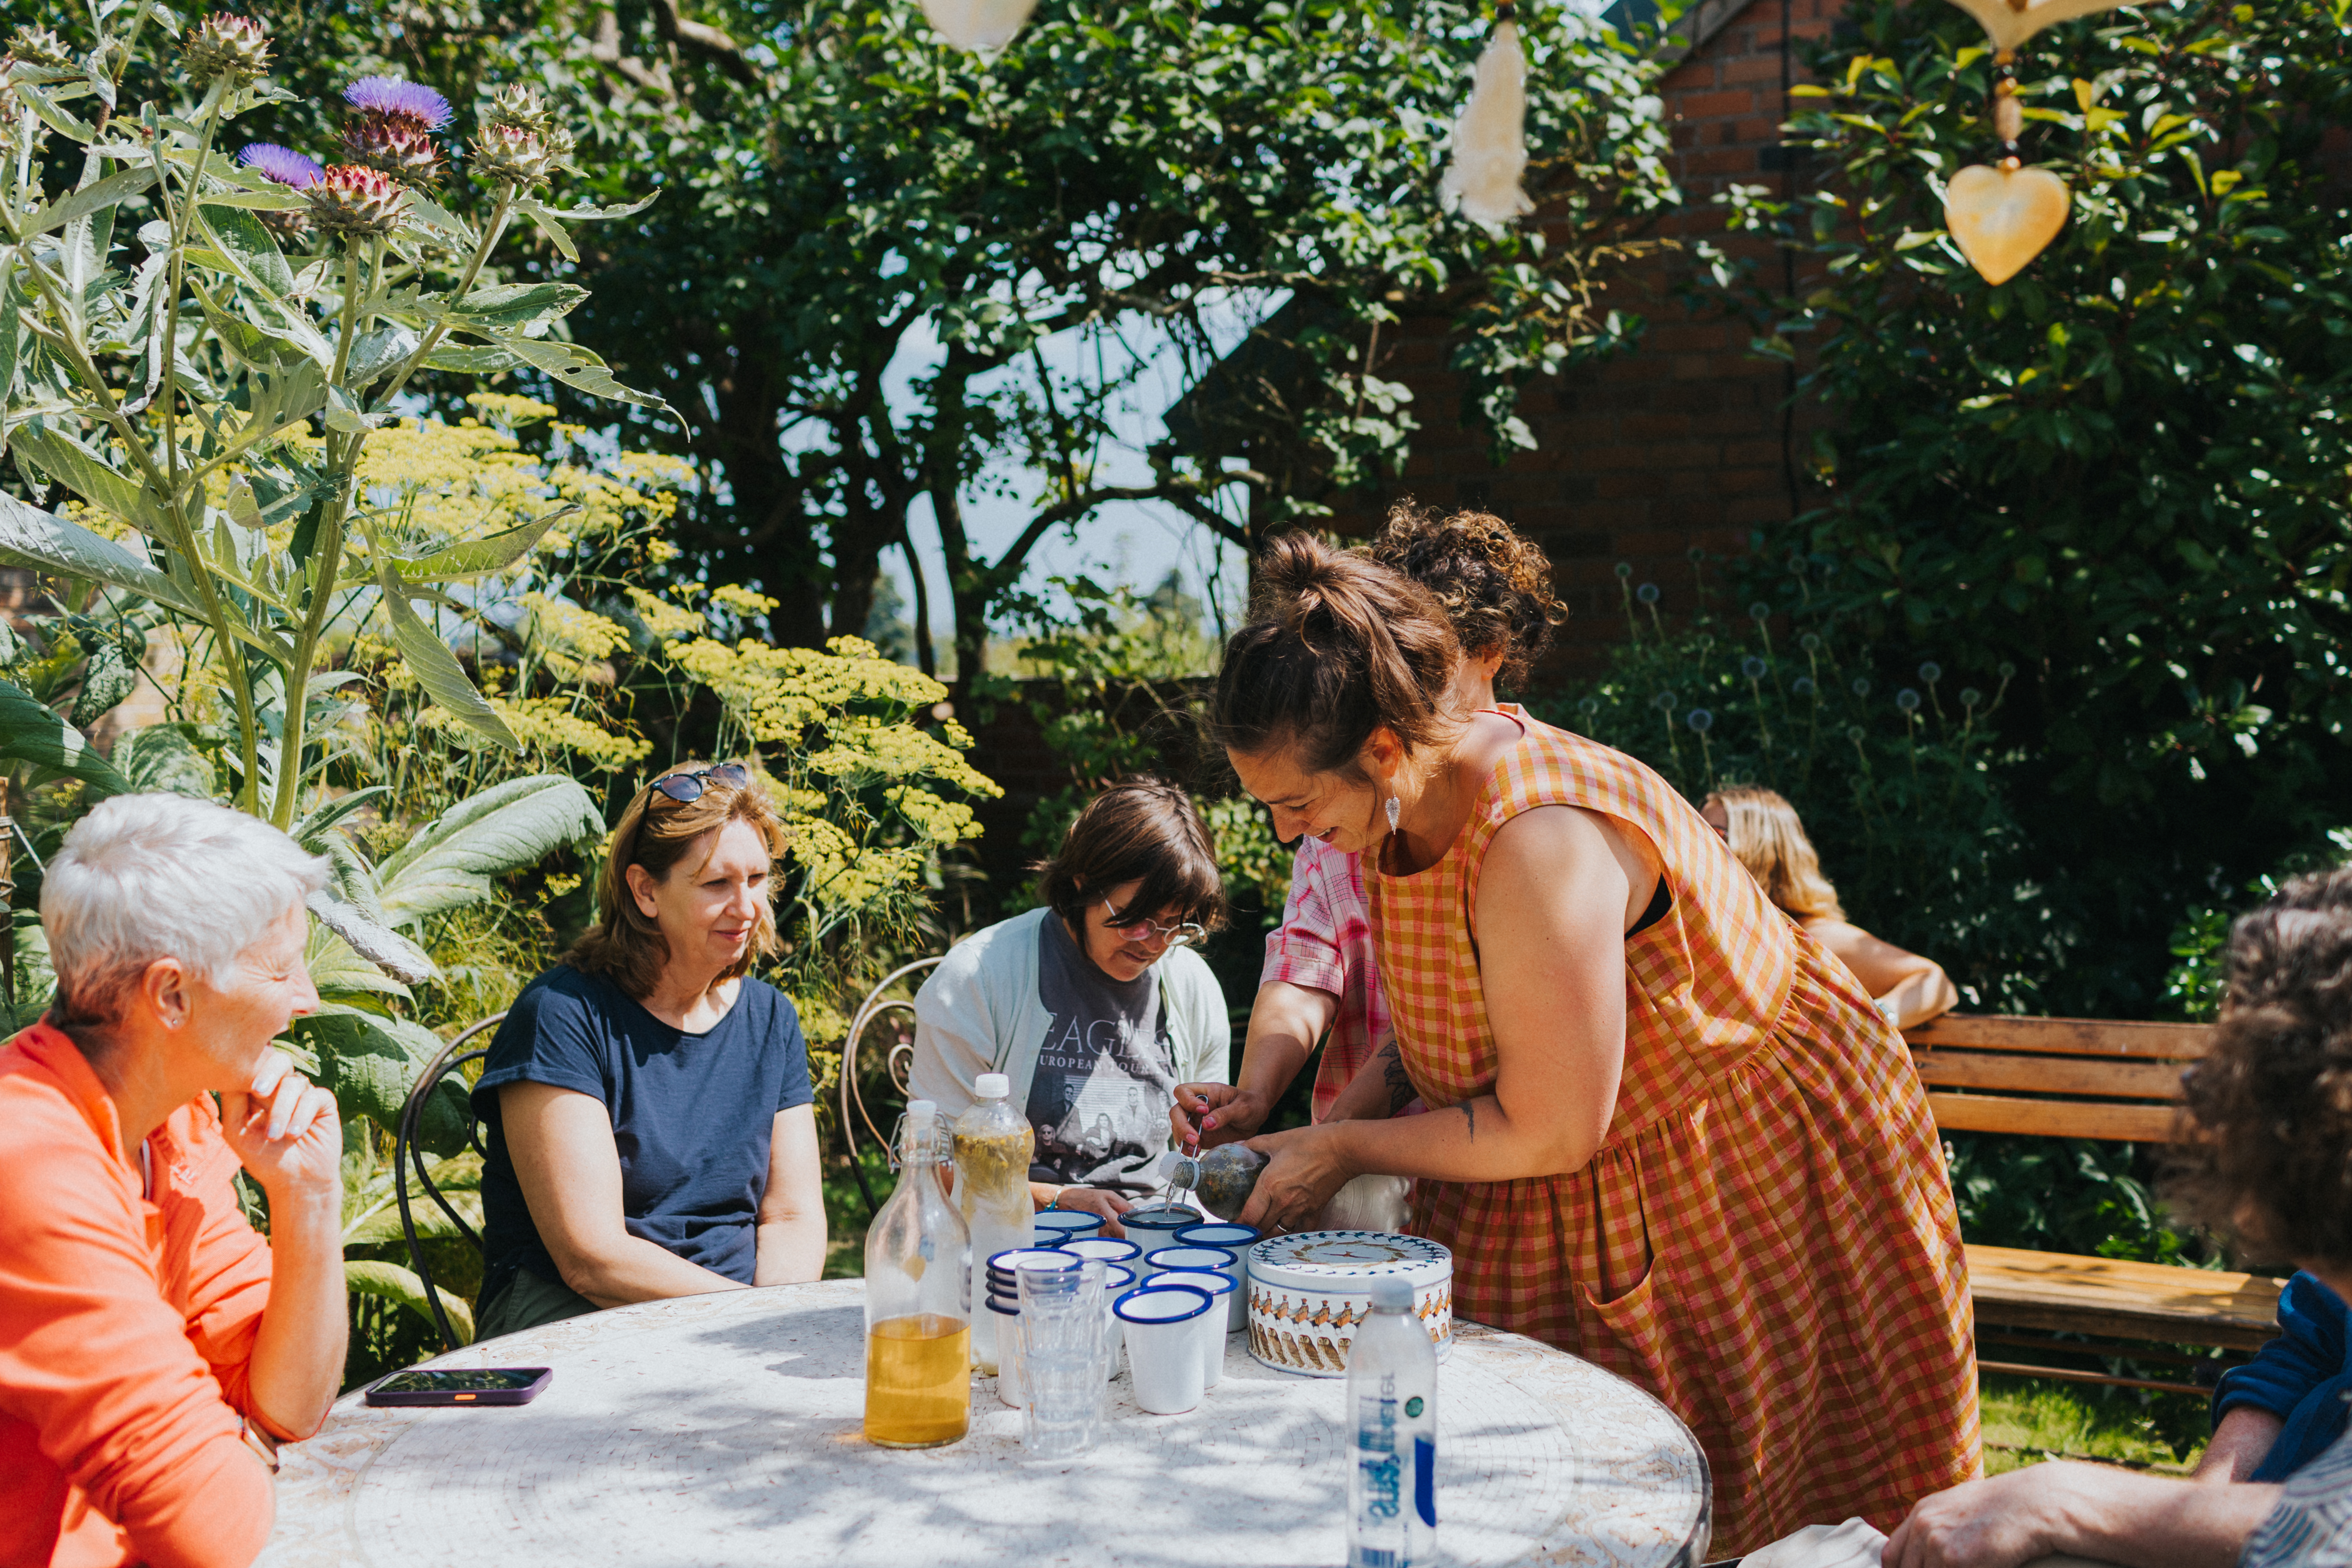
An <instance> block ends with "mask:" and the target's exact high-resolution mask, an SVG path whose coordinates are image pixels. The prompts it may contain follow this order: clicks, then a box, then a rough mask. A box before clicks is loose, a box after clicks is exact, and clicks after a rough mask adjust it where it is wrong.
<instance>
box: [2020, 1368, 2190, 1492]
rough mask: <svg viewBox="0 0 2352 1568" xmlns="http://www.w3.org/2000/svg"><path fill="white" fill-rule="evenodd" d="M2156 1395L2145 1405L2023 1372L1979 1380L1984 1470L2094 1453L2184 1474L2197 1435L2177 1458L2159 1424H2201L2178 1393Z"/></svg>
mask: <svg viewBox="0 0 2352 1568" xmlns="http://www.w3.org/2000/svg"><path fill="white" fill-rule="evenodd" d="M2157 1398H2158V1400H2160V1401H2163V1402H2166V1405H2168V1407H2166V1408H2159V1409H2156V1410H2151V1409H2149V1408H2147V1407H2146V1406H2143V1405H2140V1404H2139V1402H2138V1401H2137V1398H2136V1397H2135V1396H2134V1395H2133V1394H2130V1392H2129V1391H2127V1390H2120V1389H2118V1390H2113V1391H2109V1392H2107V1393H2105V1394H2102V1393H2100V1392H2098V1391H2095V1390H2091V1389H2077V1388H2075V1387H2070V1386H2069V1385H2067V1384H2061V1383H2044V1382H2041V1381H2038V1380H2035V1379H2031V1378H2022V1377H1999V1376H1988V1377H1987V1378H1986V1379H1985V1380H1984V1393H1983V1410H1984V1446H1985V1473H1986V1474H1987V1475H1994V1476H1997V1475H2000V1473H2001V1472H2002V1471H2004V1470H2014V1469H2018V1468H2021V1467H2023V1466H2026V1465H2033V1464H2039V1463H2041V1462H2042V1460H2044V1459H2097V1460H2103V1461H2105V1463H2108V1464H2111V1465H2126V1466H2129V1467H2130V1468H2133V1469H2136V1470H2147V1471H2148V1472H2149V1473H2151V1474H2155V1475H2166V1476H2185V1475H2187V1474H2188V1473H2189V1471H2191V1470H2193V1469H2195V1468H2197V1461H2198V1459H2199V1458H2201V1457H2202V1456H2203V1454H2204V1452H2205V1446H2204V1444H2203V1443H2201V1442H2200V1443H2199V1444H2198V1445H2197V1446H2196V1447H2193V1448H2191V1449H2190V1450H2189V1453H2188V1455H2187V1456H2186V1457H2185V1458H2183V1457H2179V1456H2176V1455H2175V1454H2174V1452H2173V1449H2172V1445H2171V1444H2170V1443H2168V1442H2167V1441H2165V1439H2164V1437H2163V1436H2161V1432H2162V1430H2163V1428H2164V1427H2165V1426H2170V1427H2171V1428H2172V1429H2173V1430H2176V1431H2178V1430H2183V1429H2187V1430H2200V1429H2201V1427H2200V1426H2198V1424H2197V1422H2196V1420H2195V1412H2194V1411H2192V1410H2189V1409H2188V1408H2186V1406H2189V1405H2193V1404H2194V1403H2195V1402H2194V1401H2192V1400H2189V1399H2187V1398H2186V1397H2185V1396H2183V1395H2179V1394H2160V1395H2158V1396H2157Z"/></svg>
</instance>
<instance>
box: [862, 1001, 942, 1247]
mask: <svg viewBox="0 0 2352 1568" xmlns="http://www.w3.org/2000/svg"><path fill="white" fill-rule="evenodd" d="M939 962H940V961H939V960H938V959H937V958H919V959H917V960H916V961H915V962H914V963H908V964H902V965H900V966H899V967H898V968H897V969H894V970H892V971H891V972H890V973H887V974H886V975H884V976H883V977H882V980H881V983H880V984H877V985H876V986H875V987H874V989H873V990H871V991H869V992H867V993H866V1000H865V1001H863V1002H861V1003H859V1004H858V1005H857V1011H856V1014H854V1015H852V1016H851V1017H850V1020H849V1033H848V1034H847V1035H845V1036H844V1037H843V1038H842V1042H841V1136H842V1140H843V1142H845V1143H847V1144H848V1146H849V1168H850V1169H851V1170H852V1171H853V1172H855V1173H856V1175H857V1184H858V1187H859V1189H860V1190H861V1191H864V1189H865V1186H866V1172H865V1167H864V1166H863V1165H862V1164H860V1163H859V1162H858V1158H857V1129H858V1128H859V1127H860V1126H861V1125H862V1126H864V1128H865V1129H866V1136H867V1137H869V1138H871V1139H872V1140H873V1141H874V1142H877V1143H879V1144H881V1145H882V1146H883V1148H884V1149H886V1150H887V1149H888V1147H889V1145H890V1133H889V1131H888V1130H889V1129H890V1128H891V1127H893V1126H894V1125H896V1124H897V1122H898V1112H899V1110H900V1109H901V1108H903V1107H904V1106H905V1104H906V1102H907V1074H908V1071H910V1070H911V1069H912V1068H913V1067H914V1065H915V1003H914V999H913V998H912V997H909V996H893V995H890V994H889V991H890V988H891V987H892V986H893V985H896V984H898V983H899V982H900V981H902V980H904V979H906V978H907V977H908V975H911V974H921V973H925V972H926V971H928V970H929V969H932V968H934V967H935V966H937V964H938V963H939ZM886 1021H887V1023H889V1024H890V1025H892V1026H893V1027H891V1028H890V1029H889V1030H888V1031H887V1032H886V1033H884V1034H882V1035H881V1036H880V1037H879V1038H878V1039H877V1046H876V1048H878V1049H880V1050H881V1051H882V1052H883V1053H884V1054H883V1058H882V1068H883V1071H884V1073H885V1075H886V1076H887V1078H888V1079H889V1081H890V1084H891V1087H892V1089H894V1090H895V1091H896V1093H897V1098H898V1105H895V1106H894V1105H890V1104H887V1103H883V1104H879V1105H875V1106H868V1105H867V1104H866V1089H865V1086H864V1085H863V1084H862V1083H860V1082H859V1081H858V1080H859V1079H861V1078H863V1077H864V1076H865V1075H864V1074H863V1073H862V1072H861V1071H860V1070H859V1069H860V1068H861V1067H863V1066H864V1065H865V1059H866V1058H864V1056H863V1055H862V1054H861V1053H862V1052H863V1051H864V1050H865V1049H866V1047H865V1040H866V1034H867V1032H868V1031H869V1030H871V1029H873V1027H874V1026H875V1025H877V1024H880V1023H884V1022H886ZM877 1110H879V1111H881V1112H882V1115H881V1117H880V1119H879V1120H877V1118H876V1116H875V1112H876V1111H877ZM866 1206H867V1207H868V1208H871V1207H872V1206H873V1194H871V1193H867V1194H866Z"/></svg>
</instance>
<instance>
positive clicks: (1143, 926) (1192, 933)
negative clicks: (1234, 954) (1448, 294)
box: [1103, 899, 1209, 947]
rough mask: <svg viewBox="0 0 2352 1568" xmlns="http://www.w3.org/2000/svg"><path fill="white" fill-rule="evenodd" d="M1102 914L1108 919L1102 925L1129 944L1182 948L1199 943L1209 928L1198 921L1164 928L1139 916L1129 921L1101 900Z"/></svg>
mask: <svg viewBox="0 0 2352 1568" xmlns="http://www.w3.org/2000/svg"><path fill="white" fill-rule="evenodd" d="M1103 913H1104V914H1106V915H1108V916H1109V917H1110V918H1109V919H1108V920H1107V921H1104V922H1103V923H1104V924H1105V925H1108V927H1110V929H1111V930H1113V931H1117V932H1118V934H1119V935H1121V936H1123V937H1125V938H1127V940H1128V941H1129V942H1152V941H1159V942H1166V943H1167V944H1168V945H1169V946H1171V947H1182V946H1185V945H1186V944H1187V943H1190V942H1199V941H1200V940H1201V939H1202V938H1203V937H1205V936H1207V935H1208V934H1209V928H1208V927H1206V926H1204V925H1202V923H1201V922H1200V921H1181V922H1180V923H1178V924H1176V925H1172V926H1164V925H1161V924H1160V922H1159V921H1155V920H1150V919H1148V918H1145V917H1141V916H1138V917H1136V918H1133V919H1129V917H1127V916H1125V915H1122V914H1120V913H1119V912H1118V910H1115V909H1113V908H1111V907H1110V900H1108V899H1105V900H1103Z"/></svg>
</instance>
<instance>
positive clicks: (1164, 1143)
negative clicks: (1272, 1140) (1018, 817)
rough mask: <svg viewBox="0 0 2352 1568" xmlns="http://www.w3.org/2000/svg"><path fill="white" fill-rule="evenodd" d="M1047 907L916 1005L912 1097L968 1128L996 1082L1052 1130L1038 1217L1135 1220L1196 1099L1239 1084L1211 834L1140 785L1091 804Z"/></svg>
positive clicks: (1038, 1169) (948, 963) (1041, 1133)
mask: <svg viewBox="0 0 2352 1568" xmlns="http://www.w3.org/2000/svg"><path fill="white" fill-rule="evenodd" d="M1038 880H1039V888H1040V890H1041V891H1042V892H1043V893H1044V895H1045V908H1043V909H1038V910H1030V911H1029V912H1028V913H1027V914H1024V915H1017V916H1015V917H1014V918H1013V919H1012V920H1009V921H1002V922H1000V923H998V924H996V925H992V926H990V927H988V928H987V929H986V930H984V931H975V932H974V933H972V934H971V936H969V937H966V938H965V939H964V940H963V941H962V942H958V943H957V944H956V946H955V947H954V948H953V949H952V950H950V952H949V953H948V955H947V957H946V958H945V959H943V960H941V961H940V966H939V967H938V968H937V969H935V970H933V971H932V972H931V977H930V979H929V980H928V981H927V982H925V983H924V985H923V988H922V990H921V991H920V992H919V993H918V994H917V995H916V997H915V1059H914V1065H913V1068H912V1069H911V1071H910V1073H909V1076H908V1088H909V1091H910V1092H911V1093H912V1094H913V1095H914V1096H915V1097H916V1098H918V1099H922V1100H934V1101H937V1102H938V1104H939V1107H940V1110H943V1111H945V1112H946V1113H947V1114H949V1115H950V1116H953V1115H955V1114H957V1113H958V1112H960V1111H961V1110H963V1108H964V1107H966V1106H968V1105H970V1104H971V1100H972V1083H973V1081H974V1080H975V1079H977V1078H979V1076H980V1075H981V1074H982V1073H985V1072H1001V1073H1004V1074H1006V1075H1007V1076H1008V1077H1010V1078H1011V1079H1012V1080H1013V1103H1014V1104H1015V1105H1019V1106H1023V1107H1024V1108H1025V1109H1026V1110H1027V1111H1028V1114H1029V1122H1030V1125H1031V1126H1032V1127H1034V1129H1035V1130H1036V1133H1037V1153H1036V1163H1034V1164H1033V1165H1032V1166H1031V1167H1030V1170H1029V1189H1030V1193H1031V1194H1032V1196H1033V1197H1034V1199H1035V1201H1036V1204H1037V1206H1038V1207H1040V1208H1045V1207H1050V1206H1059V1207H1062V1208H1071V1209H1085V1210H1087V1211H1089V1212H1092V1213H1095V1214H1099V1215H1103V1216H1104V1217H1105V1219H1106V1220H1107V1221H1108V1222H1109V1224H1108V1229H1109V1230H1110V1232H1111V1234H1113V1235H1116V1234H1118V1215H1121V1214H1123V1213H1125V1212H1126V1211H1127V1209H1128V1207H1129V1204H1130V1203H1131V1202H1133V1200H1135V1199H1137V1198H1139V1197H1141V1196H1142V1195H1143V1194H1146V1193H1147V1192H1149V1191H1150V1190H1151V1188H1153V1187H1154V1186H1155V1185H1156V1184H1157V1178H1156V1176H1155V1174H1154V1173H1153V1172H1152V1170H1151V1166H1152V1163H1153V1162H1154V1161H1155V1160H1157V1158H1158V1157H1159V1156H1160V1153H1161V1152H1164V1151H1165V1150H1166V1149H1167V1147H1168V1142H1169V1130H1168V1129H1169V1121H1168V1111H1169V1108H1170V1107H1171V1105H1173V1104H1174V1102H1175V1089H1176V1085H1178V1084H1179V1083H1191V1082H1202V1081H1207V1082H1213V1083H1224V1082H1228V1081H1230V1078H1229V1068H1228V1067H1227V1064H1226V1059H1225V1058H1226V1056H1227V1053H1228V1050H1229V1048H1230V1047H1231V1045H1232V1040H1233V1034H1232V1026H1231V1025H1230V1023H1229V1022H1228V1020H1227V1016H1226V1012H1225V999H1224V994H1223V992H1222V991H1220V990H1219V989H1218V987H1217V983H1216V980H1215V978H1214V977H1213V975H1212V974H1211V973H1209V966H1208V964H1207V963H1204V962H1203V961H1202V958H1201V955H1200V953H1199V952H1196V951H1194V949H1195V948H1196V947H1197V945H1198V944H1199V942H1201V940H1202V938H1203V937H1205V936H1206V935H1207V934H1208V932H1209V931H1212V930H1214V929H1215V928H1216V927H1217V925H1219V924H1220V923H1221V922H1222V921H1223V919H1224V890H1223V884H1222V881H1221V879H1219V877H1218V874H1217V860H1216V852H1215V850H1214V848H1213V846H1212V844H1211V841H1210V838H1209V829H1208V826H1207V824H1205V823H1203V822H1202V820H1201V814H1200V812H1199V811H1198V810H1197V809H1196V808H1195V807H1194V806H1193V805H1192V797H1191V796H1189V795H1186V794H1185V793H1184V792H1183V791H1182V790H1181V789H1178V788H1177V787H1176V786H1175V785H1173V784H1161V783H1160V782H1159V781H1158V780H1157V779H1150V778H1137V779H1130V780H1129V781H1127V782H1126V783H1124V784H1118V785H1116V786H1114V787H1112V788H1110V789H1108V790H1105V791H1104V792H1103V793H1102V794H1100V795H1097V796H1095V798H1094V799H1093V800H1091V801H1089V802H1087V805H1086V809H1085V810H1083V811H1081V812H1079V813H1078V816H1077V819H1076V821H1074V822H1072V823H1071V824H1070V828H1069V831H1068V832H1067V833H1066V834H1065V835H1064V836H1063V838H1062V847H1061V849H1060V851H1059V852H1058V853H1057V854H1055V857H1054V858H1052V859H1051V860H1049V861H1047V862H1046V863H1045V866H1044V868H1042V873H1041V875H1040V877H1039V879H1038Z"/></svg>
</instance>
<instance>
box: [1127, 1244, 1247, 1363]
mask: <svg viewBox="0 0 2352 1568" xmlns="http://www.w3.org/2000/svg"><path fill="white" fill-rule="evenodd" d="M1179 1288H1181V1289H1187V1290H1202V1291H1205V1292H1207V1293H1208V1295H1209V1297H1210V1298H1211V1299H1212V1300H1218V1299H1222V1300H1224V1301H1226V1302H1236V1301H1241V1300H1242V1289H1241V1283H1240V1281H1238V1280H1236V1279H1234V1277H1233V1276H1232V1275H1230V1274H1219V1273H1217V1272H1216V1271H1215V1270H1213V1269H1209V1268H1171V1269H1169V1270H1167V1271H1166V1272H1164V1273H1160V1274H1155V1275H1153V1276H1152V1277H1151V1279H1150V1283H1149V1285H1148V1287H1147V1289H1153V1290H1165V1289H1179ZM1242 1310H1243V1312H1244V1315H1246V1314H1247V1312H1248V1310H1249V1308H1248V1304H1247V1303H1246V1302H1243V1306H1242ZM1232 1323H1233V1313H1232V1309H1231V1307H1230V1306H1228V1307H1226V1308H1224V1309H1222V1310H1220V1309H1217V1308H1212V1309H1211V1310H1210V1311H1209V1312H1208V1314H1207V1315H1206V1316H1205V1317H1203V1318H1202V1320H1201V1386H1202V1387H1203V1388H1214V1387H1216V1386H1217V1384H1219V1383H1220V1382H1222V1381H1223V1378H1224V1375H1225V1336H1226V1335H1227V1334H1229V1333H1232V1332H1233V1328H1232Z"/></svg>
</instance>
